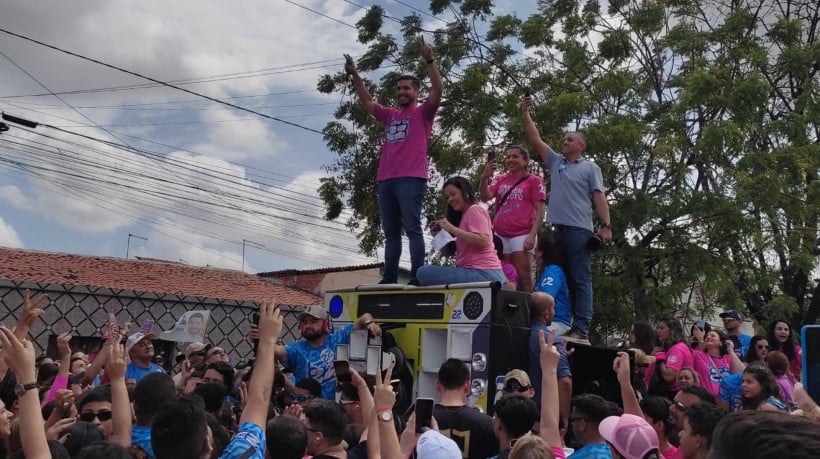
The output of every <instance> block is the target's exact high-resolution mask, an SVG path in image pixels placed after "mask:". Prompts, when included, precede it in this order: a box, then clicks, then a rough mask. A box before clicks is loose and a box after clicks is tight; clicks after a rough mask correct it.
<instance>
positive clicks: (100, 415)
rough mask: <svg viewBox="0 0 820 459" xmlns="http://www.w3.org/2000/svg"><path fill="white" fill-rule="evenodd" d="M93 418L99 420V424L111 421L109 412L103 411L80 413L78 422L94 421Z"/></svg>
mask: <svg viewBox="0 0 820 459" xmlns="http://www.w3.org/2000/svg"><path fill="white" fill-rule="evenodd" d="M94 418H97V419H99V420H100V421H101V422H105V421H107V420H109V419H111V411H108V410H105V411H98V412H96V413H95V412H93V411H88V412H85V413H80V421H83V422H92V421H93V420H94Z"/></svg>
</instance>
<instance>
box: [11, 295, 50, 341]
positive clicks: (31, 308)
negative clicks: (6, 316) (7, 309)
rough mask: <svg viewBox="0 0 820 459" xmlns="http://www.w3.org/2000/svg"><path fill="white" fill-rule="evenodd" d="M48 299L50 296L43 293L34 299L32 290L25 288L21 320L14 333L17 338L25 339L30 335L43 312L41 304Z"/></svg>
mask: <svg viewBox="0 0 820 459" xmlns="http://www.w3.org/2000/svg"><path fill="white" fill-rule="evenodd" d="M47 299H48V297H47V296H46V295H45V294H42V293H41V294H39V295H37V296H35V297H34V299H33V300H32V299H31V292H29V290H28V289H25V290H23V311H22V312H21V313H20V321H19V322H17V325H16V326H15V327H14V335H15V336H16V337H17V339H23V338H25V337H26V335H28V332H29V330H31V327H32V326H34V322H36V321H37V318H38V317H40V316H41V315H42V314H43V309H42V307H41V306H42V304H43V301H45V300H47Z"/></svg>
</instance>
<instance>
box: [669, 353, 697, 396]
mask: <svg viewBox="0 0 820 459" xmlns="http://www.w3.org/2000/svg"><path fill="white" fill-rule="evenodd" d="M692 365H693V363H692V351H691V350H690V349H689V346H687V345H686V343H685V342H683V341H681V342H679V343H675V344H674V345H673V346H672V347H670V348H669V350H668V351H666V367H667V368H671V369H673V370H675V371H680V370H681V368H683V367H692ZM669 386H670V388H671V389H672V391H673V392H677V391H679V390H680V386H679V385H678V380H677V378H675V380H674V381H672V383H670V384H669Z"/></svg>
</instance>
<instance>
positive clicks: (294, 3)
mask: <svg viewBox="0 0 820 459" xmlns="http://www.w3.org/2000/svg"><path fill="white" fill-rule="evenodd" d="M285 2H287V3H290V4H291V5H293V6H298V7H299V8H302V9H305V10H308V11H310V12H311V13H316V14H318V15H319V16H322V17H324V18H327V19H330V20H331V21H333V22H338V23H339V24H341V25H343V26H347V27H350V28H351V29H354V30H355V29H356V26H354V25H352V24H348V23H347V22H344V21H342V20H341V19H336V18H334V17H330V16H328V15H326V14H324V13H322V12H320V11H316V10H314V9H312V8H308V7H307V6H305V5H300V4H298V3H296V2H292V1H290V0H285Z"/></svg>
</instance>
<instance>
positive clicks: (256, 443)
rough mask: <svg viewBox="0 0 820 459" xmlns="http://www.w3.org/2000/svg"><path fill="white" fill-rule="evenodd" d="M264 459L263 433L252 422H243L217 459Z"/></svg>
mask: <svg viewBox="0 0 820 459" xmlns="http://www.w3.org/2000/svg"><path fill="white" fill-rule="evenodd" d="M239 458H242V459H265V432H264V431H263V430H262V428H261V427H259V426H258V425H256V424H255V423H253V422H244V423H242V425H240V426H239V429H237V430H236V433H235V434H234V436H233V438H231V442H230V443H228V446H226V447H225V450H224V451H222V455H221V456H219V459H239Z"/></svg>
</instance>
